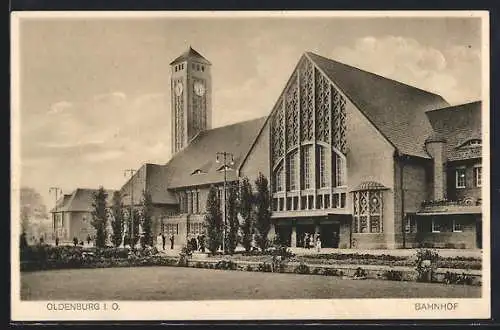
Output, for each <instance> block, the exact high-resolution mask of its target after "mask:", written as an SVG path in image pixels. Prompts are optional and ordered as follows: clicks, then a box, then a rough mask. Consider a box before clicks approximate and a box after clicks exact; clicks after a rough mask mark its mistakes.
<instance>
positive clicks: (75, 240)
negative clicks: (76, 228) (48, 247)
mask: <svg viewBox="0 0 500 330" xmlns="http://www.w3.org/2000/svg"><path fill="white" fill-rule="evenodd" d="M73 244H74V245H75V246H77V245H78V238H76V236H75V237H73Z"/></svg>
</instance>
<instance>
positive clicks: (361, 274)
mask: <svg viewBox="0 0 500 330" xmlns="http://www.w3.org/2000/svg"><path fill="white" fill-rule="evenodd" d="M354 277H356V278H365V277H366V271H365V270H364V269H363V268H361V267H358V268H356V271H355V272H354Z"/></svg>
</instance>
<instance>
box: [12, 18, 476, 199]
mask: <svg viewBox="0 0 500 330" xmlns="http://www.w3.org/2000/svg"><path fill="white" fill-rule="evenodd" d="M480 24H481V22H480V19H479V18H394V17H393V18H390V17H385V18H340V17H322V18H318V17H316V18H305V17H302V18H297V17H295V18H290V17H289V18H284V17H282V18H279V17H274V18H180V17H170V18H168V17H162V18H122V19H120V18H112V19H111V18H71V19H70V18H57V19H56V18H51V19H47V18H44V19H41V18H23V19H22V20H21V22H20V27H19V47H20V48H19V53H18V54H19V72H18V73H19V82H20V83H19V92H20V107H19V109H13V111H20V131H21V137H20V148H21V171H20V175H21V185H22V186H27V187H32V188H34V189H36V190H37V191H38V192H39V193H40V194H41V195H42V197H43V198H44V201H45V203H46V204H47V205H48V207H52V206H53V205H54V196H53V195H50V194H49V187H52V186H55V187H60V188H62V190H63V191H64V193H66V194H69V193H71V191H72V190H74V189H75V188H76V187H87V188H97V187H99V186H101V185H102V186H104V187H105V188H106V189H119V188H120V187H121V185H122V184H123V183H125V181H126V178H125V177H124V170H125V169H130V168H132V169H138V168H139V167H140V166H141V165H142V164H144V163H160V164H163V163H166V162H167V161H168V160H169V158H170V67H169V63H170V62H171V61H172V60H173V59H174V58H176V57H177V56H178V55H180V54H181V53H183V52H184V51H185V50H186V49H187V48H188V47H189V46H192V47H193V48H194V49H196V50H197V51H198V52H200V53H201V54H202V55H203V56H204V57H206V58H207V59H208V60H209V61H210V62H211V63H212V82H213V91H212V95H213V96H212V97H213V118H212V123H213V127H218V126H223V125H227V124H231V123H234V122H239V121H242V120H248V119H252V118H256V117H260V116H265V115H267V114H269V112H270V111H271V109H272V107H273V106H274V103H275V102H276V100H277V98H278V96H279V94H280V92H281V90H282V89H283V88H284V85H285V83H286V81H287V79H288V78H289V76H290V75H291V73H292V72H293V69H294V67H295V66H296V64H297V62H298V61H299V59H300V57H301V55H302V54H303V53H304V52H305V51H311V52H315V53H317V54H319V55H323V56H326V57H329V58H332V59H335V60H338V61H340V62H343V63H346V64H349V65H353V66H356V67H359V68H361V69H364V70H367V71H371V72H374V73H377V74H380V75H382V76H386V77H389V78H392V79H395V80H398V81H401V82H404V83H407V84H411V85H414V86H416V87H419V88H422V89H426V90H429V91H431V92H435V93H437V94H439V95H441V96H443V97H444V98H445V99H446V100H447V101H448V102H449V103H451V104H459V103H465V102H469V101H474V100H479V99H480V96H481V51H482V49H481V25H480ZM483 51H484V50H483Z"/></svg>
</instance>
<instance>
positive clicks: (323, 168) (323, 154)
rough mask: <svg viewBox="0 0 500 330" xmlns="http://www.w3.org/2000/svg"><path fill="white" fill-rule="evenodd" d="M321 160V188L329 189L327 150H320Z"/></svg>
mask: <svg viewBox="0 0 500 330" xmlns="http://www.w3.org/2000/svg"><path fill="white" fill-rule="evenodd" d="M318 158H319V186H320V187H321V188H324V187H328V186H329V182H328V167H327V150H326V148H323V147H321V146H320V147H319V148H318Z"/></svg>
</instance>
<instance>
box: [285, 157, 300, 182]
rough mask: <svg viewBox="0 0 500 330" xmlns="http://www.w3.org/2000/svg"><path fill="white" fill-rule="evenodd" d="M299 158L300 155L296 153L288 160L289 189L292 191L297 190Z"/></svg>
mask: <svg viewBox="0 0 500 330" xmlns="http://www.w3.org/2000/svg"><path fill="white" fill-rule="evenodd" d="M297 157H298V153H297V152H294V153H293V154H291V155H290V157H289V158H288V173H287V174H288V187H289V189H290V190H297V189H298V187H297V172H298V171H297Z"/></svg>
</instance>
